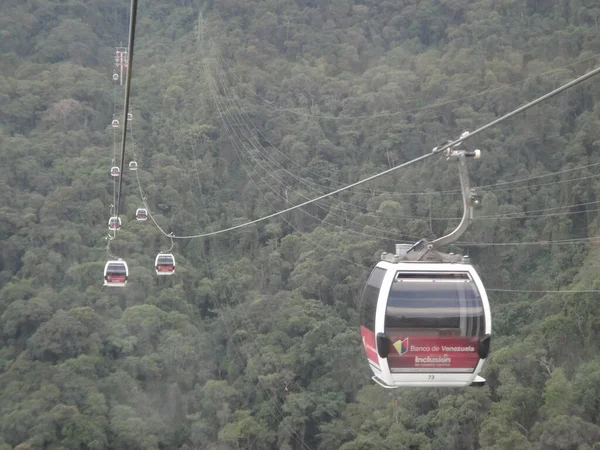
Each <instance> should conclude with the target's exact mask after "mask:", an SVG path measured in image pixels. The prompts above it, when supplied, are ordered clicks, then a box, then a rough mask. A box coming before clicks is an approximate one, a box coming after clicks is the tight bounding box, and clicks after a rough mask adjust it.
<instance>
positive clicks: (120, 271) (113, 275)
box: [104, 259, 129, 287]
mask: <svg viewBox="0 0 600 450" xmlns="http://www.w3.org/2000/svg"><path fill="white" fill-rule="evenodd" d="M128 278H129V268H128V267H127V263H126V262H125V261H123V260H122V259H119V260H113V261H108V262H107V263H106V265H105V266H104V286H111V287H124V286H125V285H126V284H127V279H128Z"/></svg>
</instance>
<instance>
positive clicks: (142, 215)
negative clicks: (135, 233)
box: [135, 208, 148, 220]
mask: <svg viewBox="0 0 600 450" xmlns="http://www.w3.org/2000/svg"><path fill="white" fill-rule="evenodd" d="M135 218H136V220H148V211H147V210H146V208H138V209H137V210H136V211H135Z"/></svg>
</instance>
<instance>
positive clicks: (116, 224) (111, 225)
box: [108, 217, 121, 230]
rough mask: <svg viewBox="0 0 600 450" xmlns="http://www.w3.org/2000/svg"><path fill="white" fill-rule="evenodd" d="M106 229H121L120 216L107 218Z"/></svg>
mask: <svg viewBox="0 0 600 450" xmlns="http://www.w3.org/2000/svg"><path fill="white" fill-rule="evenodd" d="M108 229H109V230H120V229H121V218H120V217H111V218H110V219H108Z"/></svg>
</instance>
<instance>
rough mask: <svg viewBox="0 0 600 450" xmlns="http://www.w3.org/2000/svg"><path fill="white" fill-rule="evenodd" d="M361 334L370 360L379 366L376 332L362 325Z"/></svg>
mask: <svg viewBox="0 0 600 450" xmlns="http://www.w3.org/2000/svg"><path fill="white" fill-rule="evenodd" d="M360 334H361V336H362V343H363V347H364V349H365V353H366V354H367V358H369V361H370V362H371V363H373V364H375V365H376V366H378V367H379V358H378V356H377V345H376V343H375V333H373V332H372V331H371V330H369V329H368V328H366V327H363V326H362V325H361V327H360Z"/></svg>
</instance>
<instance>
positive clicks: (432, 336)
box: [385, 272, 485, 373]
mask: <svg viewBox="0 0 600 450" xmlns="http://www.w3.org/2000/svg"><path fill="white" fill-rule="evenodd" d="M385 332H386V335H387V336H388V339H390V342H391V344H392V345H391V351H390V354H389V356H388V362H389V367H390V370H391V372H392V373H398V372H428V371H433V372H448V373H451V372H472V371H473V370H475V367H476V366H477V364H478V362H479V356H478V353H477V346H478V343H479V339H480V338H481V337H483V336H484V333H485V316H484V308H483V302H482V299H481V296H480V294H479V291H478V289H477V285H476V284H475V282H474V281H473V280H472V279H471V277H470V275H469V274H468V273H466V272H463V273H456V274H452V273H445V274H440V273H436V274H425V273H419V274H416V273H410V274H406V273H398V274H397V276H396V278H395V280H394V282H393V283H392V286H391V289H390V292H389V294H388V300H387V306H386V315H385Z"/></svg>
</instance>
